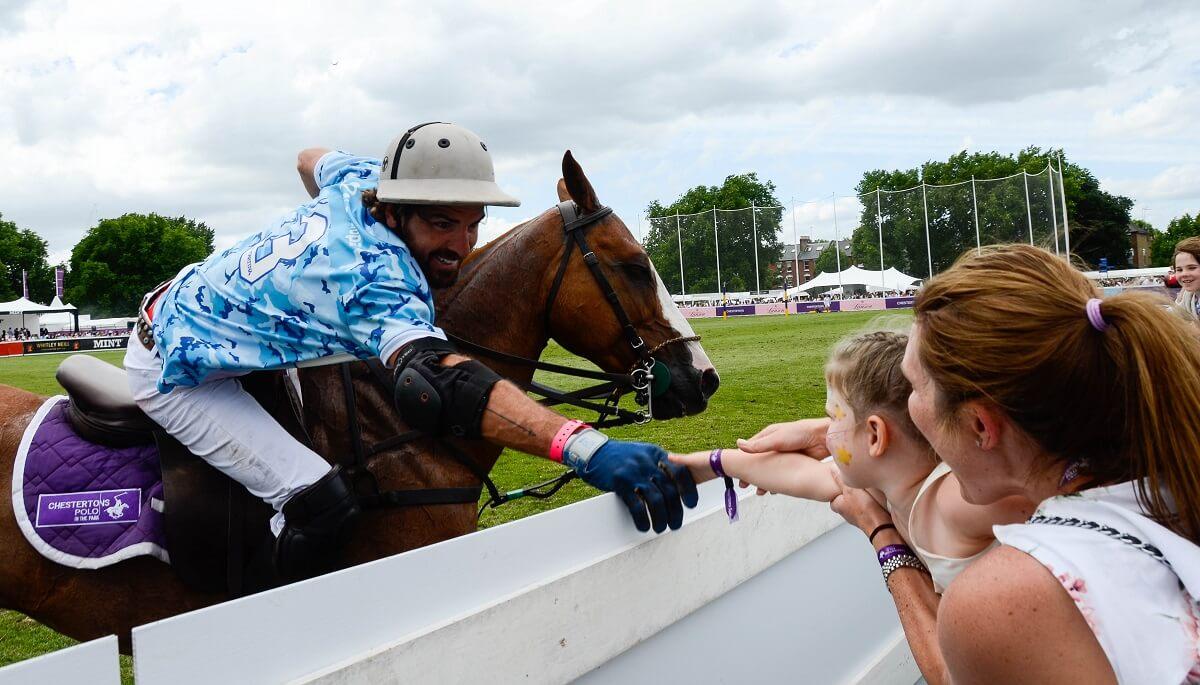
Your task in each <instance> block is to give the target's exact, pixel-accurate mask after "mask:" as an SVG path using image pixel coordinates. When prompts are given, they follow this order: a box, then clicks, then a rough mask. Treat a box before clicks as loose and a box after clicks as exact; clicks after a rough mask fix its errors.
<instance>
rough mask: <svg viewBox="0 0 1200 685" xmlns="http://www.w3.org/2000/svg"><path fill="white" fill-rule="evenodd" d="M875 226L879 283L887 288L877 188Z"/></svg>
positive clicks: (877, 188) (877, 190)
mask: <svg viewBox="0 0 1200 685" xmlns="http://www.w3.org/2000/svg"><path fill="white" fill-rule="evenodd" d="M875 225H876V226H877V227H878V228H879V283H880V284H881V285H882V286H883V287H884V288H887V270H886V269H884V268H883V210H881V209H880V208H879V187H878V186H876V187H875Z"/></svg>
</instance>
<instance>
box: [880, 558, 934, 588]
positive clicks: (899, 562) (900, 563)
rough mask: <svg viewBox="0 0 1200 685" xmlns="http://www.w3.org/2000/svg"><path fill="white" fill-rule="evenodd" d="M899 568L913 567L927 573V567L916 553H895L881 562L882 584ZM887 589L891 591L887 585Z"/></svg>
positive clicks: (886, 582) (885, 583)
mask: <svg viewBox="0 0 1200 685" xmlns="http://www.w3.org/2000/svg"><path fill="white" fill-rule="evenodd" d="M901 568H915V569H917V570H918V571H920V572H922V573H929V569H928V568H926V567H925V564H923V563H921V560H920V559H919V558H917V555H915V554H897V555H896V556H894V557H892V558H890V559H888V560H887V561H886V562H884V564H883V584H884V585H887V584H888V579H889V578H891V576H892V573H894V572H895V571H896V570H897V569H901ZM888 591H891V587H888Z"/></svg>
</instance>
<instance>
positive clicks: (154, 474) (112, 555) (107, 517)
mask: <svg viewBox="0 0 1200 685" xmlns="http://www.w3.org/2000/svg"><path fill="white" fill-rule="evenodd" d="M12 495H13V498H12V501H13V513H14V514H15V515H16V518H17V523H18V524H19V525H20V527H21V532H22V533H24V534H25V539H26V540H28V541H29V544H31V545H33V547H34V549H36V550H37V551H38V552H40V553H41V554H42V555H43V556H45V557H46V558H48V559H50V560H52V561H55V562H58V563H60V564H63V565H64V566H71V567H73V568H102V567H104V566H109V565H111V564H115V563H117V562H119V561H123V560H125V559H130V558H132V557H137V556H144V555H149V556H153V557H156V558H158V559H160V560H162V561H164V562H169V558H168V556H167V550H166V534H165V532H164V528H163V516H162V511H163V501H162V497H163V486H162V474H161V471H160V469H159V464H158V448H157V447H155V446H154V445H141V446H137V447H105V446H103V445H97V444H94V443H91V442H88V441H87V440H84V439H83V438H81V437H79V436H78V435H77V434H76V433H75V430H74V429H73V428H72V427H71V422H70V420H69V419H68V417H67V398H66V397H63V396H61V395H59V396H57V397H51V398H50V399H48V400H46V402H45V403H44V404H43V405H42V406H41V408H39V409H38V411H37V413H36V414H35V415H34V418H33V421H32V422H31V423H30V424H29V426H28V427H27V428H26V429H25V435H24V437H22V439H21V445H20V447H19V448H18V449H17V457H16V464H14V466H13V483H12Z"/></svg>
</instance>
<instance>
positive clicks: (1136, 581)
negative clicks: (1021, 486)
mask: <svg viewBox="0 0 1200 685" xmlns="http://www.w3.org/2000/svg"><path fill="white" fill-rule="evenodd" d="M1168 501H1170V500H1169V499H1168ZM993 530H994V532H995V534H996V539H997V540H999V541H1000V542H1001V543H1003V544H1005V545H1009V546H1011V547H1015V548H1016V549H1019V550H1021V551H1023V552H1025V553H1026V554H1029V555H1030V556H1032V557H1033V558H1034V559H1037V560H1038V561H1039V562H1041V563H1042V565H1043V566H1045V567H1046V569H1047V570H1049V571H1050V573H1052V574H1053V575H1054V576H1055V577H1056V578H1058V581H1059V582H1060V583H1062V585H1063V587H1064V588H1066V590H1067V594H1069V595H1070V596H1071V599H1073V600H1074V601H1075V606H1076V607H1078V608H1079V612H1080V613H1081V614H1083V617H1084V619H1085V620H1086V621H1087V623H1088V626H1089V627H1091V629H1092V632H1093V633H1095V635H1096V639H1097V640H1098V641H1099V642H1100V646H1101V647H1103V648H1104V653H1105V655H1107V656H1108V661H1109V663H1110V664H1111V665H1112V669H1113V672H1114V673H1115V674H1116V676H1117V681H1118V682H1121V683H1181V682H1187V683H1193V682H1198V683H1200V606H1197V604H1196V602H1195V600H1193V599H1192V598H1193V597H1200V547H1197V546H1196V545H1194V544H1192V543H1191V542H1189V541H1188V540H1186V539H1184V538H1182V537H1180V536H1178V535H1176V534H1175V533H1173V532H1171V531H1170V530H1168V529H1167V528H1165V527H1163V526H1161V525H1159V524H1157V523H1155V522H1154V521H1152V520H1150V519H1149V518H1147V517H1146V516H1144V515H1143V514H1142V509H1141V507H1140V506H1139V505H1138V503H1137V499H1136V495H1135V493H1134V488H1133V483H1131V482H1128V483H1119V484H1117V485H1112V486H1109V487H1104V488H1095V489H1092V490H1084V491H1082V492H1079V493H1075V494H1073V495H1061V496H1058V497H1052V498H1050V499H1048V500H1046V501H1045V502H1042V504H1041V505H1040V506H1038V508H1037V511H1036V512H1034V515H1033V517H1032V518H1030V519H1029V522H1027V523H1019V524H1012V525H1004V526H995V527H994V529H993Z"/></svg>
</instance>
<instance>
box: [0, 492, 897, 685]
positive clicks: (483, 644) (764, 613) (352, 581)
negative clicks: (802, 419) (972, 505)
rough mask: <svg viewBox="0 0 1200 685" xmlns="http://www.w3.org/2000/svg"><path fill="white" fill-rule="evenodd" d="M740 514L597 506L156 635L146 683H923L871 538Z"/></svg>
mask: <svg viewBox="0 0 1200 685" xmlns="http://www.w3.org/2000/svg"><path fill="white" fill-rule="evenodd" d="M740 508H741V510H742V520H741V521H739V522H738V523H736V524H734V525H730V524H729V523H728V522H727V521H726V519H725V514H724V508H723V502H722V485H721V483H720V482H712V483H708V484H706V485H704V486H702V487H701V503H700V506H699V507H697V509H695V510H693V511H690V512H689V513H688V516H687V517H686V519H685V523H684V527H683V528H682V529H681V530H680V531H676V532H673V533H669V534H667V535H663V536H659V537H653V536H649V535H642V534H639V533H637V532H636V531H635V530H634V529H633V526H632V525H631V524H630V522H629V520H628V513H627V512H625V510H624V508H623V507H622V506H621V505H620V504H619V503H618V501H617V499H616V498H615V497H613V496H611V495H606V496H602V497H597V498H594V499H591V500H587V501H584V502H580V503H577V504H573V505H570V506H567V507H563V508H561V509H557V510H554V511H551V512H547V513H545V514H541V515H538V516H533V517H530V518H527V519H523V520H521V521H517V522H514V523H510V524H507V525H504V526H499V527H496V528H492V529H489V530H485V531H481V532H478V533H475V534H473V535H469V536H465V537H462V538H458V539H455V540H450V541H447V542H444V543H441V544H438V545H434V546H431V547H426V548H423V549H418V550H414V551H412V552H409V553H406V554H402V555H398V556H395V557H391V558H388V559H383V560H380V561H377V562H374V563H371V564H367V565H364V566H360V567H357V568H353V569H348V570H346V571H342V572H339V573H336V574H332V575H330V576H325V577H323V578H318V579H314V580H310V581H307V582H304V583H299V584H296V585H292V586H288V587H284V588H279V589H277V590H273V591H271V592H267V593H263V594H260V595H256V596H253V597H247V598H244V599H240V600H236V601H233V602H228V603H225V604H221V605H218V606H214V607H210V608H207V609H203V610H200V611H196V612H191V613H189V614H184V615H181V616H176V617H174V618H170V619H166V620H163V621H159V622H156V623H152V624H149V625H146V626H142V627H139V628H137V629H135V630H134V633H133V645H134V673H135V677H136V679H137V682H138V683H139V685H156V684H159V683H171V684H172V685H186V684H187V683H210V682H226V683H242V682H246V683H260V682H303V683H352V682H353V683H357V682H414V681H415V682H483V681H485V680H486V681H489V682H516V681H520V682H529V683H539V682H547V683H551V682H564V681H567V680H571V679H574V678H582V682H585V683H588V682H611V681H612V680H614V679H616V678H620V679H621V681H623V682H629V683H642V682H645V683H650V682H662V680H663V678H667V679H668V680H676V679H686V678H690V679H691V680H692V681H693V682H704V683H711V682H729V683H733V682H772V681H777V680H782V679H787V680H795V679H797V678H799V679H800V680H803V681H806V682H847V683H848V682H862V683H913V682H915V681H916V680H917V678H919V673H918V672H917V670H916V667H915V665H914V664H913V661H912V657H911V655H910V654H909V652H908V649H907V645H906V643H905V642H904V639H903V635H902V634H901V632H900V627H899V623H898V621H897V619H896V614H895V611H894V609H893V607H892V603H891V600H890V597H889V596H888V594H887V591H886V589H885V588H884V587H883V584H882V582H881V580H880V578H879V573H878V570H877V566H876V564H875V563H874V561H873V559H872V555H871V551H870V547H869V546H868V545H867V543H866V541H865V540H863V539H862V536H861V535H859V534H857V532H855V531H853V530H851V529H849V528H848V527H847V526H845V525H838V522H839V521H840V519H837V518H836V517H835V516H833V515H832V514H831V513H830V512H829V511H828V507H827V506H826V505H822V504H815V503H810V502H802V501H797V500H792V499H789V498H783V497H765V498H757V497H753V496H745V495H744V496H743V498H742V503H741V505H740ZM65 653H66V652H64V653H63V654H65ZM51 656H52V657H53V656H55V655H51ZM30 663H34V662H30ZM10 668H11V667H10ZM6 670H7V669H6ZM6 670H0V678H2V677H3V676H4V675H6ZM82 673H89V671H77V672H76V674H82ZM0 682H4V681H2V680H0Z"/></svg>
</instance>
